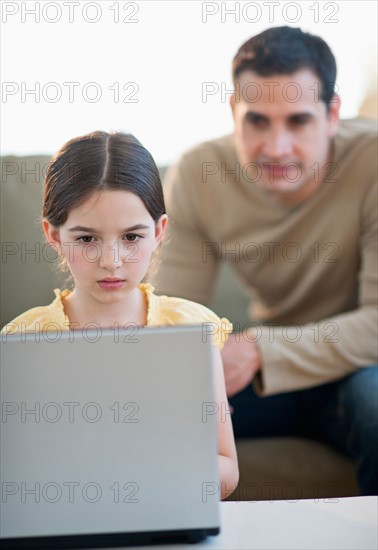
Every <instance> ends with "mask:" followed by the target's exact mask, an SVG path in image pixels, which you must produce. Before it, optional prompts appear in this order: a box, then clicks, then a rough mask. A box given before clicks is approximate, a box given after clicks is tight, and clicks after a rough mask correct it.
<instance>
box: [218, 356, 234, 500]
mask: <svg viewBox="0 0 378 550" xmlns="http://www.w3.org/2000/svg"><path fill="white" fill-rule="evenodd" d="M213 366H214V383H215V399H216V402H217V405H218V409H217V415H216V416H217V430H218V457H219V477H220V498H221V499H224V498H226V497H227V496H229V495H230V494H231V493H232V492H233V491H234V490H235V489H236V486H237V483H238V481H239V466H238V458H237V454H236V447H235V440H234V432H233V429H232V423H231V414H230V406H229V404H228V400H227V395H226V386H225V382H224V373H223V364H222V358H221V354H220V351H219V349H218V348H216V347H215V346H213Z"/></svg>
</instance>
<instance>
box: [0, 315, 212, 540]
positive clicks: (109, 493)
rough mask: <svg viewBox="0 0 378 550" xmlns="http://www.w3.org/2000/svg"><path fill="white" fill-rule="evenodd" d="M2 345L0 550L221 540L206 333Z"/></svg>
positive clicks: (190, 329) (63, 335)
mask: <svg viewBox="0 0 378 550" xmlns="http://www.w3.org/2000/svg"><path fill="white" fill-rule="evenodd" d="M1 338H2V342H1V367H0V368H1V402H2V403H1V411H2V414H1V416H2V418H1V470H0V472H1V492H2V495H1V517H0V520H1V522H0V526H1V527H0V529H1V545H2V547H3V548H21V547H22V548H49V549H51V548H80V547H87V548H99V547H111V546H127V545H139V544H145V545H147V544H154V543H160V544H166V543H181V542H182V543H186V542H198V541H200V540H203V539H204V538H205V537H206V536H208V535H216V534H218V533H219V498H220V488H219V479H218V463H217V432H216V419H215V410H216V404H215V402H214V393H213V380H212V368H211V342H210V341H209V338H204V337H203V327H202V326H177V327H156V328H148V327H147V328H137V327H130V328H126V329H124V330H101V329H100V328H98V330H95V329H92V330H88V331H85V330H83V331H78V332H70V331H66V332H62V331H59V330H57V331H55V332H54V331H52V332H44V333H41V334H21V335H19V336H17V335H13V336H12V335H8V336H6V335H2V336H1ZM204 340H205V341H204Z"/></svg>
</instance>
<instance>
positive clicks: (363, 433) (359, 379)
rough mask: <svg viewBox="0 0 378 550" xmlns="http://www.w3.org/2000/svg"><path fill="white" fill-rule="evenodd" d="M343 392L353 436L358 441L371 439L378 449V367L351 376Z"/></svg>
mask: <svg viewBox="0 0 378 550" xmlns="http://www.w3.org/2000/svg"><path fill="white" fill-rule="evenodd" d="M342 391H343V393H344V395H343V408H344V411H345V416H346V419H347V422H348V424H350V429H351V432H352V434H353V435H354V437H356V438H357V439H360V438H365V437H367V438H369V439H370V441H369V443H370V445H372V446H373V447H375V448H378V442H377V439H378V437H377V433H378V366H373V367H366V368H363V369H361V370H359V371H357V372H356V373H354V374H352V375H351V376H349V377H348V379H347V380H346V381H345V384H344V385H343V390H342ZM366 443H368V441H366Z"/></svg>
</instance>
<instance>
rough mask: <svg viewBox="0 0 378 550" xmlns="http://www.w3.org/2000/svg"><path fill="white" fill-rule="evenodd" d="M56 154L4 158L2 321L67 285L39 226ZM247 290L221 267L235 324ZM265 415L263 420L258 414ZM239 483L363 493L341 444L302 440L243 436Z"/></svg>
mask: <svg viewBox="0 0 378 550" xmlns="http://www.w3.org/2000/svg"><path fill="white" fill-rule="evenodd" d="M49 159H50V157H49V156H30V157H14V156H8V157H4V158H3V159H2V181H1V232H2V259H1V294H0V299H1V318H0V320H1V326H3V325H4V324H5V323H6V322H8V321H10V320H11V319H12V318H14V317H15V316H16V315H18V314H20V313H22V312H23V311H25V310H26V309H28V308H31V307H34V306H37V305H44V304H48V303H50V302H51V301H52V299H53V297H54V296H53V292H52V290H53V289H54V288H56V287H64V286H65V281H64V277H63V276H62V275H59V273H58V271H57V268H56V261H55V257H54V255H53V254H52V253H51V250H50V249H49V247H48V245H47V244H45V241H44V239H43V234H42V230H41V227H40V221H39V220H40V208H41V200H42V186H43V177H44V173H45V170H46V167H47V164H48V162H49ZM161 172H162V173H163V172H164V169H161ZM247 305H248V300H247V295H246V293H245V291H243V289H242V288H241V286H240V283H239V282H238V280H237V279H235V277H234V275H233V273H232V271H231V269H230V268H229V267H228V266H227V265H226V264H225V265H222V268H221V270H220V275H219V278H218V282H217V287H216V290H215V293H214V297H213V303H212V308H213V309H214V310H215V311H216V312H217V313H218V314H219V315H221V316H226V317H228V318H229V319H230V320H231V321H232V322H233V323H234V324H235V325H236V324H237V323H240V326H243V325H244V324H245V323H246V322H247V321H248V318H247ZM256 420H257V421H258V419H256ZM237 449H238V456H239V465H240V482H239V485H238V487H237V488H236V490H235V491H233V489H235V488H234V487H230V488H228V489H229V491H230V493H231V492H232V491H233V494H232V495H231V494H230V497H229V499H231V500H250V501H255V500H275V499H280V500H282V499H283V500H291V501H295V500H297V499H300V498H310V499H319V498H329V499H332V498H337V497H345V496H354V495H358V485H357V480H356V471H355V466H354V464H353V462H352V461H350V460H349V459H347V458H346V457H344V456H342V455H340V454H339V453H338V452H336V451H335V450H333V449H331V448H329V447H328V446H326V445H324V444H321V443H319V442H316V441H311V440H307V439H303V438H301V439H299V438H291V437H290V438H289V437H280V438H264V439H253V440H252V439H246V440H239V441H237Z"/></svg>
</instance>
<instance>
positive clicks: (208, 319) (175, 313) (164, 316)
mask: <svg viewBox="0 0 378 550" xmlns="http://www.w3.org/2000/svg"><path fill="white" fill-rule="evenodd" d="M140 286H141V287H142V289H143V290H144V291H145V292H146V295H147V299H148V317H147V324H148V325H194V324H196V325H198V324H203V327H204V329H203V330H204V335H207V336H211V337H212V339H213V342H214V344H215V345H217V346H218V347H219V348H222V347H223V345H224V344H225V342H226V340H227V338H228V335H229V334H230V333H231V332H232V323H230V321H229V320H228V319H226V318H225V317H219V316H218V315H217V314H216V313H214V312H213V311H212V310H211V309H209V308H207V307H206V306H203V305H202V304H198V303H197V302H192V301H191V300H186V299H184V298H176V297H174V296H165V295H162V296H157V295H156V294H154V292H153V290H154V289H153V287H152V286H151V285H149V284H143V285H140ZM205 323H206V325H207V326H205Z"/></svg>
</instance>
